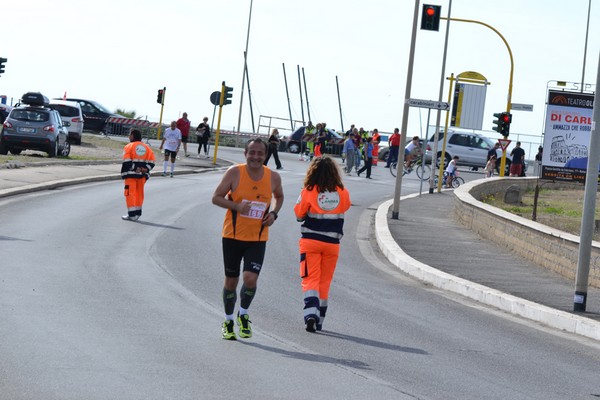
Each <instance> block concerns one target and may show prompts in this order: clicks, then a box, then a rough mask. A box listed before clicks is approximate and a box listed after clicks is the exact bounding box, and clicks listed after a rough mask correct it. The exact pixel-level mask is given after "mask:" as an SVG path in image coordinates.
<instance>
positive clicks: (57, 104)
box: [50, 100, 83, 144]
mask: <svg viewBox="0 0 600 400" xmlns="http://www.w3.org/2000/svg"><path fill="white" fill-rule="evenodd" d="M50 107H51V108H53V109H55V110H56V111H58V113H59V114H60V118H61V119H62V120H63V122H69V123H70V124H71V125H70V126H69V141H70V142H71V143H73V144H81V135H82V133H83V112H82V111H81V106H80V105H79V103H77V102H76V101H68V100H52V101H50Z"/></svg>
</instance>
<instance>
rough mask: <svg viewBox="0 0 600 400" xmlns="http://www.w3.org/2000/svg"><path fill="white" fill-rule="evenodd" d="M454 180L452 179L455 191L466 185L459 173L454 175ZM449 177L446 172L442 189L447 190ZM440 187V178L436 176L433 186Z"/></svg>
mask: <svg viewBox="0 0 600 400" xmlns="http://www.w3.org/2000/svg"><path fill="white" fill-rule="evenodd" d="M454 174H455V175H454V178H453V179H452V187H453V188H454V189H456V188H457V187H459V186H460V185H464V183H465V180H464V179H463V178H462V177H461V176H459V174H458V171H456V172H455V173H454ZM447 176H448V174H447V173H446V172H444V176H443V177H442V188H445V187H446V186H447V185H446V177H447ZM437 185H438V177H437V175H436V176H435V179H434V180H433V186H435V187H437Z"/></svg>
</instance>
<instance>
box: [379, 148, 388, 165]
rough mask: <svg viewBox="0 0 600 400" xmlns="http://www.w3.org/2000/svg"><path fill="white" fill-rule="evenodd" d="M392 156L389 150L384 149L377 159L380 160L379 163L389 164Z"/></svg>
mask: <svg viewBox="0 0 600 400" xmlns="http://www.w3.org/2000/svg"><path fill="white" fill-rule="evenodd" d="M389 155H390V149H389V148H387V147H386V148H384V149H381V151H380V152H379V155H378V156H377V158H378V159H379V161H385V162H387V159H388V156H389Z"/></svg>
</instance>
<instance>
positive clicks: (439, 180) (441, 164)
mask: <svg viewBox="0 0 600 400" xmlns="http://www.w3.org/2000/svg"><path fill="white" fill-rule="evenodd" d="M446 79H449V80H450V89H449V90H448V104H450V102H451V101H452V87H453V86H454V80H455V79H454V73H451V74H450V78H446ZM449 118H450V110H449V109H448V110H446V122H445V124H444V142H443V143H442V159H441V161H440V170H439V171H438V187H437V191H438V193H440V192H441V191H442V178H443V177H444V169H445V163H446V142H447V141H448V119H449ZM432 156H433V158H432V160H431V163H432V164H433V165H435V160H436V158H437V154H432Z"/></svg>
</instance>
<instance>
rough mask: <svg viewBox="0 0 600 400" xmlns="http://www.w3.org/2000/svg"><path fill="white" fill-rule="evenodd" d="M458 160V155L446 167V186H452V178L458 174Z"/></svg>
mask: <svg viewBox="0 0 600 400" xmlns="http://www.w3.org/2000/svg"><path fill="white" fill-rule="evenodd" d="M458 160H459V157H458V156H454V157H452V161H450V162H449V163H448V166H447V167H446V171H445V172H444V177H445V178H446V188H451V187H452V180H453V179H454V177H455V176H456V170H457V169H458V165H457V163H458Z"/></svg>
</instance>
